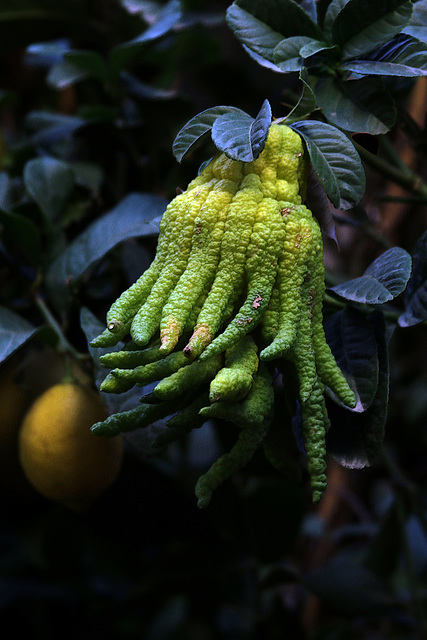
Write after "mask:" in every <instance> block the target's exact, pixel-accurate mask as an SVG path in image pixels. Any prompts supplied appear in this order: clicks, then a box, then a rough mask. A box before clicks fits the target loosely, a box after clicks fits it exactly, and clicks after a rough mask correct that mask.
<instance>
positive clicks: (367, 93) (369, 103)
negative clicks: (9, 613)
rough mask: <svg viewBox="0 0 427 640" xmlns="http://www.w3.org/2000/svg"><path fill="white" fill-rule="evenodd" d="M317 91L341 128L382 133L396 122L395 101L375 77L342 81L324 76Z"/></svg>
mask: <svg viewBox="0 0 427 640" xmlns="http://www.w3.org/2000/svg"><path fill="white" fill-rule="evenodd" d="M315 92H316V97H317V104H318V105H319V107H320V108H321V109H322V111H323V113H324V114H325V116H326V118H327V119H328V120H329V121H330V122H332V123H333V124H335V125H336V126H338V127H340V128H341V129H345V130H347V131H354V132H358V133H362V132H363V133H370V134H372V135H380V134H383V133H386V132H387V131H389V130H390V129H391V127H392V126H393V124H394V122H395V119H396V107H395V104H394V101H393V99H392V97H391V95H390V94H389V92H388V91H387V90H386V89H385V88H384V87H383V86H382V84H381V82H379V81H378V80H374V79H373V78H361V79H360V80H352V81H349V82H342V83H339V82H338V81H337V80H336V79H334V78H322V79H321V80H319V82H318V83H317V84H316V86H315Z"/></svg>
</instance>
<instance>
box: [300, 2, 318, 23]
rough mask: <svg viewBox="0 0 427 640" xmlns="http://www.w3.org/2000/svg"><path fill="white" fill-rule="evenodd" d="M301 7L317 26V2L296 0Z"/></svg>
mask: <svg viewBox="0 0 427 640" xmlns="http://www.w3.org/2000/svg"><path fill="white" fill-rule="evenodd" d="M296 1H297V3H298V4H299V6H300V7H301V8H302V9H304V11H305V12H306V14H307V15H309V16H310V18H311V19H312V20H313V22H315V23H316V24H317V7H316V0H296Z"/></svg>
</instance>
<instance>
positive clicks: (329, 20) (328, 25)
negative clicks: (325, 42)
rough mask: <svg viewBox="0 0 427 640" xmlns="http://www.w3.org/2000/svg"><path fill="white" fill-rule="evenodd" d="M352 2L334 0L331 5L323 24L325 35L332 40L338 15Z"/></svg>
mask: <svg viewBox="0 0 427 640" xmlns="http://www.w3.org/2000/svg"><path fill="white" fill-rule="evenodd" d="M349 1H350V0H332V2H331V3H330V4H329V6H328V9H327V11H326V14H325V19H324V22H323V30H324V32H325V35H326V36H327V37H328V38H329V39H330V40H332V29H333V25H334V22H335V20H336V18H337V16H338V14H339V13H340V12H341V11H342V10H343V8H344V7H345V5H346V4H347V3H348V2H349Z"/></svg>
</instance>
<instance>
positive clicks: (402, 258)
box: [331, 247, 412, 304]
mask: <svg viewBox="0 0 427 640" xmlns="http://www.w3.org/2000/svg"><path fill="white" fill-rule="evenodd" d="M411 268H412V260H411V256H410V255H409V253H407V251H405V250H404V249H401V248H400V247H393V248H392V249H388V251H385V252H384V253H383V254H382V255H381V256H379V258H377V259H376V260H374V262H373V263H372V264H371V265H369V267H368V268H367V269H366V271H365V273H364V274H363V276H360V278H354V279H353V280H348V281H347V282H344V283H343V284H339V285H336V286H335V287H331V291H334V292H335V293H336V294H337V295H339V296H340V297H341V298H345V299H346V300H351V301H352V302H359V303H360V304H384V303H385V302H390V301H391V300H393V299H394V298H396V297H397V296H398V295H400V294H401V293H402V292H403V291H404V290H405V288H406V285H407V283H408V280H409V277H410V275H411Z"/></svg>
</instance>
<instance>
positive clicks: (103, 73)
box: [64, 50, 108, 82]
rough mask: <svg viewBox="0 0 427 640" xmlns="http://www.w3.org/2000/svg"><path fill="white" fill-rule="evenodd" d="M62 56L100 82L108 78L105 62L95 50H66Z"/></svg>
mask: <svg viewBox="0 0 427 640" xmlns="http://www.w3.org/2000/svg"><path fill="white" fill-rule="evenodd" d="M64 58H65V60H68V61H69V62H71V63H72V64H73V65H74V66H75V67H78V68H79V69H81V70H82V71H84V72H85V73H86V74H88V75H90V76H91V77H93V78H96V79H97V80H99V81H100V82H105V81H106V80H107V79H108V68H107V64H106V62H105V60H104V58H103V57H102V56H101V54H99V53H98V52H97V51H77V50H76V51H74V50H72V51H68V52H66V53H65V54H64Z"/></svg>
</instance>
